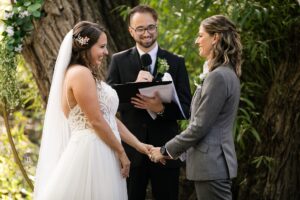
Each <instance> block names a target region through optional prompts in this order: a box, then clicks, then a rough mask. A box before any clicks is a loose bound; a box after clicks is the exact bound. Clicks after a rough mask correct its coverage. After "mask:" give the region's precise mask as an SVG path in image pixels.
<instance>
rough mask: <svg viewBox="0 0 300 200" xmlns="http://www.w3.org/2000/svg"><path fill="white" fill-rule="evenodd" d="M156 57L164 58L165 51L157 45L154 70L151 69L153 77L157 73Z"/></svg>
mask: <svg viewBox="0 0 300 200" xmlns="http://www.w3.org/2000/svg"><path fill="white" fill-rule="evenodd" d="M158 58H160V59H165V51H164V50H162V49H161V48H160V47H158V50H157V56H156V62H155V65H154V71H153V76H154V77H155V76H156V74H157V68H158V64H157V63H158Z"/></svg>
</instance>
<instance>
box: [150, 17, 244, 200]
mask: <svg viewBox="0 0 300 200" xmlns="http://www.w3.org/2000/svg"><path fill="white" fill-rule="evenodd" d="M195 43H196V44H197V45H198V47H199V55H200V56H201V57H203V58H205V59H206V64H207V66H208V71H209V72H208V73H207V74H206V75H205V76H206V78H205V79H204V82H203V85H202V87H201V86H200V87H198V88H197V89H196V91H195V94H194V97H193V100H192V104H191V119H190V122H189V125H188V127H187V129H186V130H184V131H183V132H182V133H181V134H179V135H177V136H176V137H175V138H173V139H172V140H170V141H168V142H167V143H166V144H165V145H164V146H162V147H157V148H153V149H152V150H151V159H152V160H153V161H154V162H158V161H159V160H162V159H164V158H167V157H168V156H169V157H170V158H173V159H177V158H178V157H179V156H180V155H181V154H182V153H183V152H185V151H187V156H186V157H187V160H186V174H187V178H188V179H189V180H192V181H194V183H195V189H196V194H197V199H199V200H231V199H232V193H231V179H232V178H234V177H236V175H237V158H236V153H235V147H234V140H233V126H234V121H235V118H236V114H237V110H238V104H239V99H240V81H239V77H240V75H241V53H242V45H241V42H240V36H239V34H238V32H237V30H236V27H235V25H234V24H233V23H232V22H231V21H230V20H229V19H227V18H226V17H224V16H222V15H215V16H212V17H209V18H206V19H204V20H203V21H202V22H201V25H200V27H199V33H198V36H197V39H196V42H195ZM202 77H203V75H202ZM164 156H167V157H164Z"/></svg>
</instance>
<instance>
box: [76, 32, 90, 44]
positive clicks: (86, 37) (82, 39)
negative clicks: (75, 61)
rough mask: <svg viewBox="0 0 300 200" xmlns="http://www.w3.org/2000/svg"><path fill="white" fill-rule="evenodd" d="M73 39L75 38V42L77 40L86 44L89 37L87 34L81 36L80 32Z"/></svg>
mask: <svg viewBox="0 0 300 200" xmlns="http://www.w3.org/2000/svg"><path fill="white" fill-rule="evenodd" d="M75 40H77V42H79V44H80V45H81V46H82V45H87V44H88V41H89V40H90V38H89V37H88V36H85V37H81V36H80V34H78V36H77V37H75Z"/></svg>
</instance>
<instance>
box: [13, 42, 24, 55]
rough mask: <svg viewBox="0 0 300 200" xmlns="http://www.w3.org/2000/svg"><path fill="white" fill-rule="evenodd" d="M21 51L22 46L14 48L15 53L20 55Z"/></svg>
mask: <svg viewBox="0 0 300 200" xmlns="http://www.w3.org/2000/svg"><path fill="white" fill-rule="evenodd" d="M22 49H23V48H22V44H19V45H18V47H15V52H18V53H21V51H22Z"/></svg>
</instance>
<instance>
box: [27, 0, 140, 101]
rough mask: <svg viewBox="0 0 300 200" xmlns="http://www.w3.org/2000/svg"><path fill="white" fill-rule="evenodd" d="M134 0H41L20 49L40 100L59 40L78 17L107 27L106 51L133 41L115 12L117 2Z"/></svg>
mask: <svg viewBox="0 0 300 200" xmlns="http://www.w3.org/2000/svg"><path fill="white" fill-rule="evenodd" d="M137 3H138V0H114V1H109V0H101V1H97V0H81V1H80V0H68V1H66V0H45V1H44V5H43V17H42V18H41V19H40V20H38V21H35V22H34V27H35V29H34V31H33V32H32V33H31V35H30V36H28V37H27V38H26V40H25V45H24V50H23V52H22V54H23V56H24V58H25V60H26V62H27V63H28V64H29V66H30V68H31V70H32V72H33V76H34V78H35V80H36V82H37V85H38V87H39V90H40V93H41V95H42V98H43V100H44V102H45V103H46V102H47V97H48V94H49V90H50V84H51V80H52V74H53V68H54V65H55V60H56V56H57V53H58V49H59V47H60V43H61V42H62V39H63V37H64V36H65V34H66V33H67V32H68V31H69V30H70V29H72V27H73V26H74V25H75V24H76V23H77V22H79V21H82V20H88V21H91V22H96V23H99V24H101V25H102V26H104V27H105V28H106V30H107V34H108V40H109V42H108V43H109V51H110V55H111V54H112V53H114V52H116V51H120V50H124V49H126V48H129V47H130V46H132V45H133V41H132V40H131V37H130V35H129V33H128V31H127V24H126V22H125V21H124V19H123V18H122V17H121V16H120V15H119V14H118V13H116V12H118V11H116V10H115V9H116V8H117V7H118V6H121V5H126V6H130V7H132V6H135V5H137Z"/></svg>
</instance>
